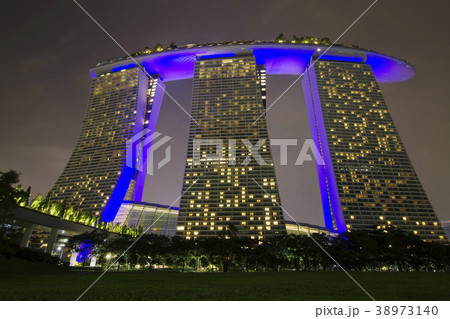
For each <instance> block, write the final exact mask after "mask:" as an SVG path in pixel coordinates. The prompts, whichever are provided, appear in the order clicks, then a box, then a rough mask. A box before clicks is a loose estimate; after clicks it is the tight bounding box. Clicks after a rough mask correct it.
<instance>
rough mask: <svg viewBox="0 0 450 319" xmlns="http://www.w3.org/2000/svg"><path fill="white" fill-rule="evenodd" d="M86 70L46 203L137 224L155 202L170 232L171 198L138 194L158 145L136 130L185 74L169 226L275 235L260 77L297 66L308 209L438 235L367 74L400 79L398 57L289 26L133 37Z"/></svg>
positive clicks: (405, 73)
mask: <svg viewBox="0 0 450 319" xmlns="http://www.w3.org/2000/svg"><path fill="white" fill-rule="evenodd" d="M305 71H306V72H305ZM90 74H91V77H92V82H91V89H90V93H89V100H88V105H87V110H86V115H85V119H84V121H83V124H82V129H81V133H80V136H79V138H78V141H77V144H76V145H75V149H74V151H73V153H72V156H71V157H70V159H69V161H68V163H67V165H66V167H65V169H64V171H63V172H62V174H61V176H60V177H59V179H58V180H57V182H56V184H55V185H54V187H53V188H52V190H51V199H52V200H53V201H62V200H65V201H66V202H67V205H68V206H75V207H78V208H80V209H82V210H85V211H91V212H92V213H93V214H98V215H100V214H101V220H102V221H105V222H111V221H112V222H114V223H132V224H133V225H135V226H137V225H140V226H142V227H147V226H148V225H152V224H153V223H154V222H153V221H155V222H156V221H158V222H159V221H160V219H159V218H166V217H161V216H163V215H167V214H166V213H165V212H166V210H167V209H168V210H170V211H171V214H170V216H171V217H170V218H168V219H167V220H166V219H161V220H164V222H163V223H162V224H164V225H165V226H162V224H161V225H159V224H158V225H157V226H154V228H155V230H156V231H158V232H160V233H161V234H167V235H171V234H173V233H174V231H175V229H174V228H175V224H176V222H175V221H174V220H175V219H176V216H177V208H171V207H168V206H165V205H160V204H148V203H143V202H142V194H143V188H144V182H145V178H146V175H147V172H146V167H147V164H148V163H150V164H153V163H151V161H152V158H153V157H152V156H151V155H152V154H153V153H151V152H153V151H161V152H162V150H158V147H157V146H158V145H161V143H159V142H155V144H154V145H153V143H152V142H151V140H150V142H147V141H148V139H147V136H148V134H147V133H148V132H155V130H156V125H157V121H158V116H159V112H160V108H161V104H162V99H163V96H164V92H165V86H164V83H167V82H170V81H177V80H185V79H193V96H192V111H191V116H192V118H193V120H191V122H190V129H189V140H188V150H187V159H186V166H185V173H184V180H183V185H182V187H181V191H182V196H181V200H180V207H179V216H178V225H177V228H176V229H177V232H176V233H177V235H179V236H181V237H183V238H185V239H197V238H204V237H217V236H230V235H231V234H232V233H234V234H235V236H239V237H247V238H253V239H255V240H264V239H269V238H271V237H273V236H278V235H283V234H285V233H286V226H285V222H284V219H283V213H282V209H281V208H280V206H279V204H280V203H281V201H280V194H279V191H278V183H277V179H276V177H275V170H274V164H273V160H272V154H271V150H270V142H269V135H268V132H267V126H266V117H265V111H266V109H265V107H266V105H265V101H266V74H268V75H291V76H292V75H295V76H300V75H303V78H302V86H303V93H304V97H305V101H306V107H307V111H308V119H309V123H310V128H311V133H312V138H313V140H314V142H315V144H316V146H317V148H318V149H319V151H320V155H321V156H322V159H323V164H324V165H318V166H317V173H318V179H319V185H320V193H321V198H322V210H323V211H322V212H321V211H317V212H311V214H320V213H323V215H324V219H325V226H326V227H327V228H328V229H329V230H330V231H333V232H336V231H337V232H346V231H353V230H364V229H368V228H373V227H376V228H379V229H383V228H387V227H390V226H397V227H399V228H400V229H402V230H405V231H408V232H410V233H413V234H416V235H418V236H420V237H421V238H422V239H424V240H430V241H441V242H447V243H448V240H447V238H446V236H445V234H444V231H443V229H442V226H441V224H440V222H439V220H438V219H437V217H436V215H435V213H434V211H433V208H432V206H431V204H430V201H429V200H428V197H427V195H426V194H425V191H424V188H423V187H422V185H421V183H420V181H419V179H418V177H417V174H416V172H415V170H414V168H413V166H412V163H411V161H410V159H409V158H408V155H407V153H406V150H405V147H404V145H403V143H402V141H401V138H400V136H399V134H398V131H397V129H396V127H395V125H394V122H393V120H392V117H391V115H390V113H389V110H388V108H387V105H386V102H385V101H384V98H383V96H382V94H381V91H380V88H379V85H378V83H381V82H384V83H389V82H401V81H406V80H408V79H411V78H412V77H413V76H414V75H415V69H414V67H413V66H412V65H410V64H409V63H408V62H406V61H404V60H401V59H397V58H395V57H391V56H388V55H385V54H381V53H378V52H375V51H371V50H365V49H360V48H356V47H352V48H350V47H345V46H342V45H338V44H335V45H333V46H330V43H329V40H327V39H322V40H320V39H317V38H311V37H302V38H301V39H298V38H295V39H293V40H292V41H291V42H290V43H289V42H287V41H286V40H283V39H277V41H231V42H217V43H204V44H189V45H186V46H183V47H177V46H175V45H170V46H169V47H167V48H166V49H164V48H163V47H161V46H156V47H155V48H154V49H150V48H144V49H142V50H141V51H138V52H134V53H133V54H132V57H130V56H127V57H121V58H117V59H114V60H107V61H104V62H100V63H98V64H97V65H96V66H94V67H92V68H91V69H90ZM150 75H151V76H150ZM404 108H405V110H404V111H405V112H406V111H407V105H404ZM271 111H272V112H277V110H271ZM261 114H263V116H262V117H261V118H259V117H260V115H261ZM155 133H157V132H155ZM157 134H158V133H157ZM304 138H308V137H307V136H305V137H304ZM158 143H159V144H158ZM130 145H132V150H133V151H134V153H133V154H132V156H131V157H129V156H128V155H129V153H128V152H129V146H130ZM127 151H128V152H127ZM166 151H167V148H166ZM149 154H150V155H149ZM141 155H142V156H141ZM158 165H159V164H158ZM149 167H151V168H153V166H149ZM297 169H298V168H297ZM318 191H319V189H318ZM163 204H166V205H167V204H169V203H163ZM166 208H167V209H166ZM292 213H293V214H296V212H292ZM130 221H133V222H130ZM156 228H157V229H156Z"/></svg>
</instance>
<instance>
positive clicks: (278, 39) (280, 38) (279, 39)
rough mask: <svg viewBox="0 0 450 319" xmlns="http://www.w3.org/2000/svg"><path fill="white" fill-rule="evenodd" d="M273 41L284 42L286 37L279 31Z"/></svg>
mask: <svg viewBox="0 0 450 319" xmlns="http://www.w3.org/2000/svg"><path fill="white" fill-rule="evenodd" d="M275 41H276V42H278V43H286V42H287V40H286V37H285V36H284V34H283V33H280V34H279V35H278V36H277V37H276V39H275Z"/></svg>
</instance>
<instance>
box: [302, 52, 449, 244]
mask: <svg viewBox="0 0 450 319" xmlns="http://www.w3.org/2000/svg"><path fill="white" fill-rule="evenodd" d="M303 91H304V94H305V99H306V103H307V110H308V117H309V121H310V127H311V132H312V136H313V139H314V141H315V143H316V145H317V146H318V148H319V149H320V152H321V156H322V158H323V160H324V164H325V165H321V166H320V165H319V166H318V174H319V182H320V188H321V195H322V202H323V210H324V214H325V221H326V226H327V227H328V228H330V229H335V230H338V231H351V230H353V229H364V228H367V227H373V226H377V227H378V228H383V227H386V226H390V225H395V226H398V227H400V228H401V229H402V230H405V231H409V232H412V233H414V234H416V235H418V236H420V237H421V238H423V239H424V240H433V241H440V240H446V237H445V234H444V232H443V230H442V226H441V224H440V223H439V220H438V219H437V217H436V215H435V213H434V211H433V208H432V207H431V204H430V201H429V200H428V197H427V195H426V194H425V191H424V189H423V187H422V185H421V184H420V181H419V179H418V177H417V174H416V172H415V171H414V168H413V166H412V164H411V161H410V160H409V158H408V155H407V153H406V150H405V147H404V145H403V143H402V141H401V139H400V136H399V134H398V131H397V129H396V127H395V124H394V122H393V120H392V117H391V115H390V113H389V110H388V108H387V105H386V102H385V101H384V98H383V96H382V94H381V90H380V88H379V86H378V83H377V80H376V78H375V76H374V74H373V72H372V69H371V67H370V65H368V64H365V63H363V62H362V61H361V62H349V61H332V60H317V61H315V63H314V65H313V66H312V67H311V68H310V69H309V70H308V71H307V73H306V75H305V77H304V79H303Z"/></svg>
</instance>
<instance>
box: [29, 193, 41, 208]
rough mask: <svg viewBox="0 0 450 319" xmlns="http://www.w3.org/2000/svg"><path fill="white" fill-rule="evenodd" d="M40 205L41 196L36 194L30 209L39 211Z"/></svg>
mask: <svg viewBox="0 0 450 319" xmlns="http://www.w3.org/2000/svg"><path fill="white" fill-rule="evenodd" d="M41 204H42V195H41V194H38V195H37V196H36V197H35V198H34V199H33V201H32V203H31V205H30V208H31V209H34V210H39V208H40V206H41Z"/></svg>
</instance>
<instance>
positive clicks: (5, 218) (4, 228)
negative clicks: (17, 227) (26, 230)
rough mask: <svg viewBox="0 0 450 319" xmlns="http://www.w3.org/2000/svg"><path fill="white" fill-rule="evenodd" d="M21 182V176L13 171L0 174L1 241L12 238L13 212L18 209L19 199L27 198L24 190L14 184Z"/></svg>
mask: <svg viewBox="0 0 450 319" xmlns="http://www.w3.org/2000/svg"><path fill="white" fill-rule="evenodd" d="M18 182H19V174H18V173H17V172H15V171H13V170H10V171H9V172H6V173H3V172H0V239H3V238H9V237H10V236H11V232H12V230H11V228H10V225H11V223H12V221H13V216H14V215H13V214H12V213H11V211H12V210H13V209H14V208H15V207H17V205H18V203H17V199H18V198H22V197H23V196H25V192H24V191H23V189H20V190H19V189H17V188H16V189H15V188H14V187H13V185H14V184H16V183H18Z"/></svg>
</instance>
